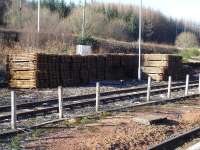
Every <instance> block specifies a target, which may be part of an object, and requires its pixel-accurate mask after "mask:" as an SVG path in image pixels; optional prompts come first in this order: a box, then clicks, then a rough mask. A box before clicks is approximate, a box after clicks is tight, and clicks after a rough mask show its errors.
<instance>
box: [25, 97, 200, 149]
mask: <svg viewBox="0 0 200 150" xmlns="http://www.w3.org/2000/svg"><path fill="white" fill-rule="evenodd" d="M198 106H199V107H198ZM148 114H153V115H162V116H166V117H167V118H168V120H169V121H167V122H165V123H160V124H156V125H142V124H139V123H136V122H134V120H133V117H136V116H141V115H148ZM199 124H200V100H193V101H192V100H191V101H190V102H189V103H188V102H187V101H184V102H183V103H176V104H167V105H160V106H149V107H144V108H138V109H135V110H133V111H129V112H122V113H118V114H115V115H111V116H107V117H105V118H104V119H100V120H98V121H95V122H94V123H88V124H80V125H78V126H76V127H75V128H71V129H70V128H63V127H64V126H63V124H60V125H58V126H57V128H58V130H55V131H53V132H52V133H49V134H46V135H44V136H41V137H39V138H38V139H35V140H30V141H28V143H27V144H25V145H24V146H25V148H26V149H37V148H40V149H49V150H105V149H106V150H143V149H147V148H148V147H150V146H153V145H155V144H158V143H160V142H162V141H164V140H166V139H167V138H169V137H171V136H174V135H177V134H180V133H183V132H185V131H187V130H190V129H191V128H194V127H196V126H198V125H199ZM59 128H60V129H59ZM61 128H62V129H61Z"/></svg>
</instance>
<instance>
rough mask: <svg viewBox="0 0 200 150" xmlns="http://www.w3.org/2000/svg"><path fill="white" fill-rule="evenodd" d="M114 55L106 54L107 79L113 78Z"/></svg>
mask: <svg viewBox="0 0 200 150" xmlns="http://www.w3.org/2000/svg"><path fill="white" fill-rule="evenodd" d="M112 58H113V57H112V55H106V60H105V79H106V80H112V77H113V74H112V71H111V70H112Z"/></svg>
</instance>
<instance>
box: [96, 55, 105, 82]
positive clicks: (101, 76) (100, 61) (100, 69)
mask: <svg viewBox="0 0 200 150" xmlns="http://www.w3.org/2000/svg"><path fill="white" fill-rule="evenodd" d="M105 58H106V56H104V55H98V57H97V67H96V68H97V80H98V81H102V80H105V62H106V61H105Z"/></svg>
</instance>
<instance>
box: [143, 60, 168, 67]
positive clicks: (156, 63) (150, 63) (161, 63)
mask: <svg viewBox="0 0 200 150" xmlns="http://www.w3.org/2000/svg"><path fill="white" fill-rule="evenodd" d="M142 64H143V66H144V67H167V66H168V65H169V62H168V61H143V63H142Z"/></svg>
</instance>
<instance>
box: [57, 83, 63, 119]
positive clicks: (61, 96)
mask: <svg viewBox="0 0 200 150" xmlns="http://www.w3.org/2000/svg"><path fill="white" fill-rule="evenodd" d="M62 94H63V91H62V87H61V86H59V87H58V107H59V119H62V118H63V95H62Z"/></svg>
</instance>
